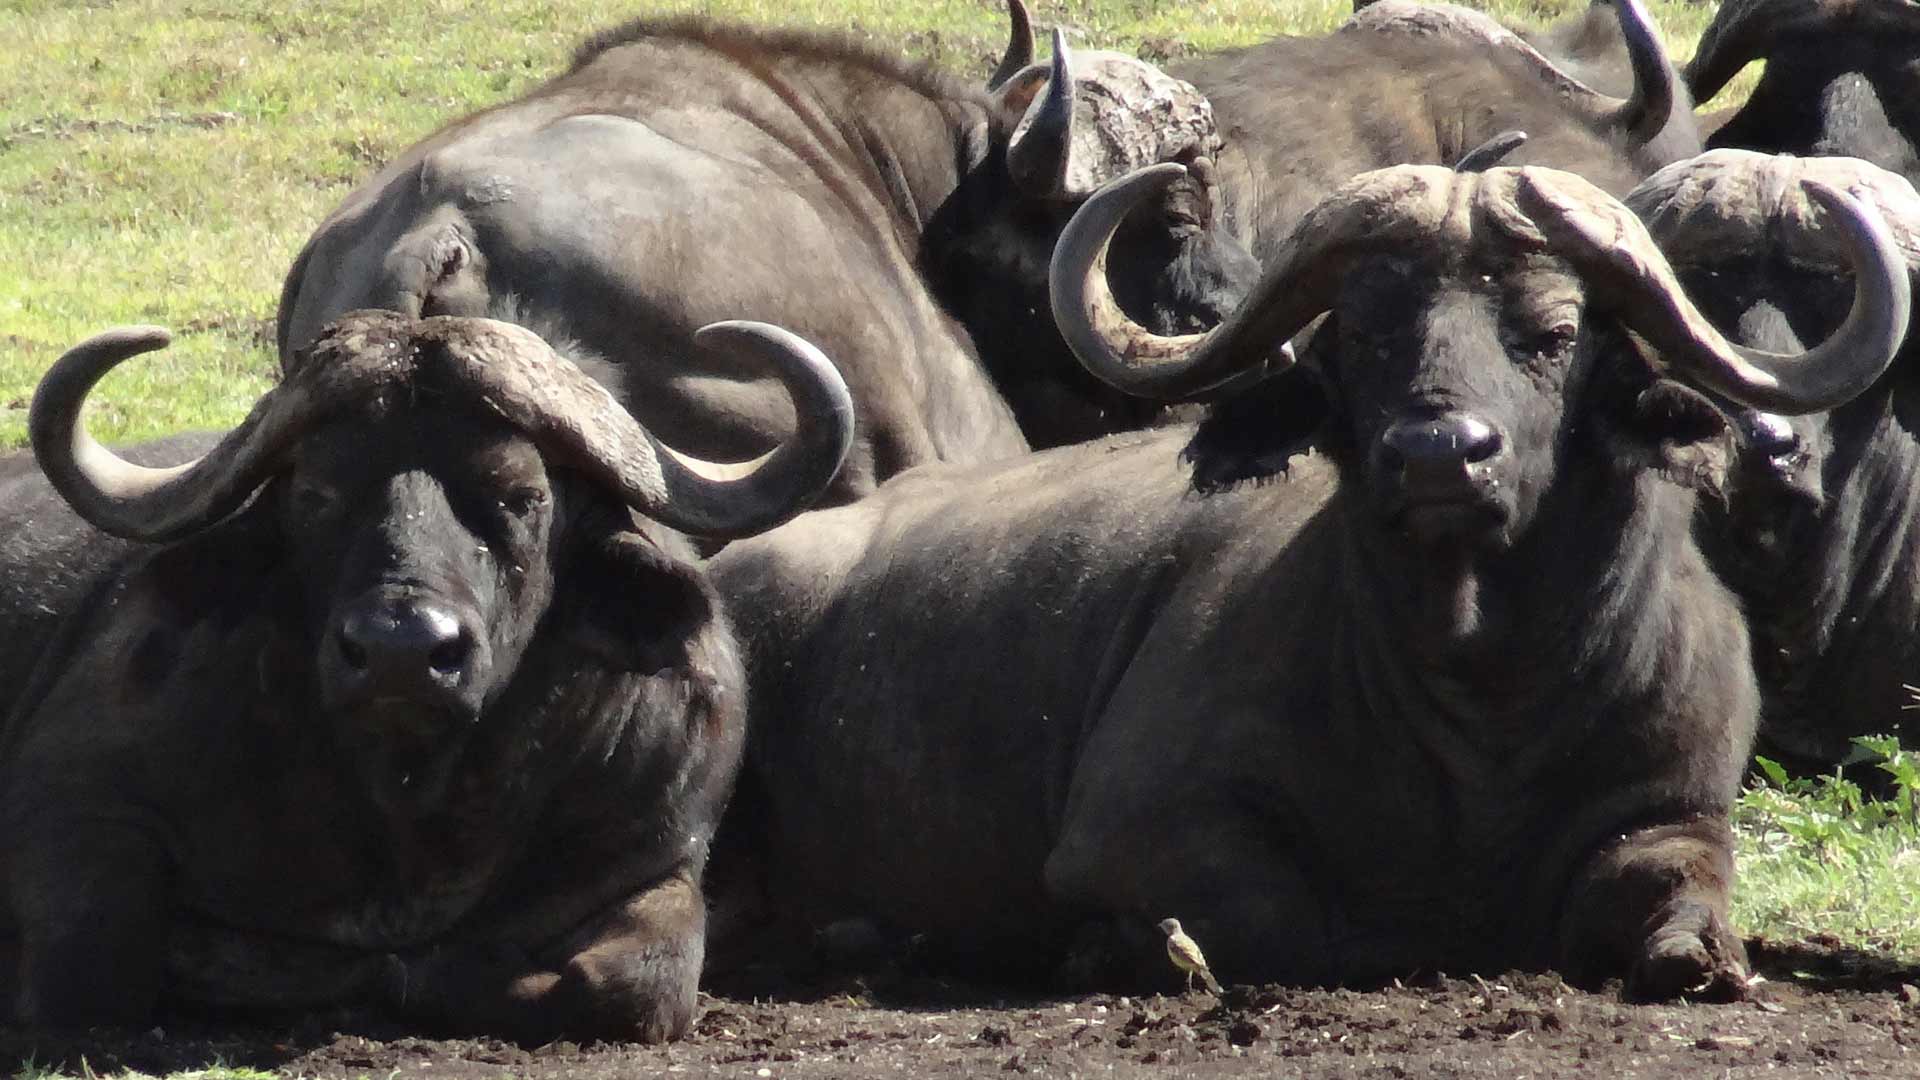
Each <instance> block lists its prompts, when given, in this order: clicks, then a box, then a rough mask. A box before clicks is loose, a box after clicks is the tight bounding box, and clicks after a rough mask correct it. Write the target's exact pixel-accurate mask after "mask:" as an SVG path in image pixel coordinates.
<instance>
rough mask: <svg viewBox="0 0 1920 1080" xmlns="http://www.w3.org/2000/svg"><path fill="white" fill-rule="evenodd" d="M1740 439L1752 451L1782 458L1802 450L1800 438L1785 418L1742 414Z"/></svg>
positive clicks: (1748, 412) (1760, 413) (1772, 415)
mask: <svg viewBox="0 0 1920 1080" xmlns="http://www.w3.org/2000/svg"><path fill="white" fill-rule="evenodd" d="M1740 438H1741V441H1743V442H1745V443H1746V444H1747V448H1748V449H1750V450H1757V451H1759V452H1760V453H1762V454H1765V455H1767V456H1768V457H1780V456H1782V455H1784V454H1790V453H1792V452H1793V451H1795V450H1797V449H1799V448H1800V436H1799V435H1797V434H1795V432H1794V430H1793V424H1792V423H1791V422H1790V421H1788V419H1787V418H1786V417H1784V416H1779V415H1776V414H1774V413H1766V412H1752V411H1747V412H1743V413H1741V414H1740Z"/></svg>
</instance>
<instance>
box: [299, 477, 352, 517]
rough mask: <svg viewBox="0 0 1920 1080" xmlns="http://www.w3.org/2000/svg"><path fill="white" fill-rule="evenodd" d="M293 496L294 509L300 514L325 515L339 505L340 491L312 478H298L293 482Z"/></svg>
mask: <svg viewBox="0 0 1920 1080" xmlns="http://www.w3.org/2000/svg"><path fill="white" fill-rule="evenodd" d="M292 498H293V510H294V512H295V513H297V514H299V515H300V516H302V517H324V516H326V515H327V514H328V513H331V512H332V511H333V509H334V507H335V506H336V505H338V503H339V501H340V493H339V492H337V491H335V490H334V489H333V488H331V487H329V486H327V485H325V484H318V483H314V482H313V481H310V480H296V481H294V483H293V495H292Z"/></svg>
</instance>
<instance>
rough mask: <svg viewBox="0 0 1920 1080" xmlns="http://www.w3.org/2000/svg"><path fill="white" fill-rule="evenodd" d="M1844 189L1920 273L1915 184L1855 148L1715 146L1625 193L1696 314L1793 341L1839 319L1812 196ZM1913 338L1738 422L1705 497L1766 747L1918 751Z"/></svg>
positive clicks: (1918, 539) (1830, 257)
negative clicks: (1894, 739)
mask: <svg viewBox="0 0 1920 1080" xmlns="http://www.w3.org/2000/svg"><path fill="white" fill-rule="evenodd" d="M1809 179H1811V180H1818V181H1822V182H1824V183H1827V184H1831V185H1833V186H1834V187H1839V188H1845V189H1846V190H1848V191H1851V192H1852V193H1853V194H1854V196H1855V197H1856V198H1858V199H1860V200H1861V201H1863V202H1865V203H1867V204H1868V205H1870V206H1872V207H1874V208H1875V209H1876V210H1877V211H1878V213H1879V214H1880V216H1881V217H1882V218H1883V219H1885V221H1886V223H1887V226H1888V228H1889V229H1890V230H1891V231H1892V234H1893V237H1894V240H1895V242H1896V243H1897V244H1898V245H1899V248H1900V251H1901V252H1902V253H1903V256H1904V258H1905V260H1906V262H1907V265H1908V266H1909V268H1910V272H1911V273H1914V274H1920V195H1916V194H1915V192H1914V189H1913V186H1912V185H1911V184H1909V183H1908V182H1907V181H1906V180H1904V179H1902V178H1901V177H1899V176H1897V175H1894V174H1893V173H1890V172H1886V171H1884V170H1882V169H1879V168H1876V167H1875V166H1873V165H1870V164H1867V163H1866V162H1863V161H1859V160H1856V159H1852V158H1793V157H1784V156H1771V155H1762V154H1755V153H1749V152H1747V151H1743V150H1714V151H1710V152H1708V153H1706V154H1704V155H1702V156H1700V157H1699V158H1697V159H1695V160H1693V161H1689V162H1683V163H1681V164H1678V165H1674V166H1671V167H1669V168H1666V169H1663V170H1661V171H1660V172H1658V173H1655V174H1654V175H1653V176H1652V177H1650V178H1648V180H1647V182H1646V183H1645V184H1643V185H1642V186H1641V187H1640V189H1639V190H1638V191H1635V192H1634V193H1633V194H1632V195H1631V196H1629V197H1628V199H1627V204H1628V205H1629V206H1631V207H1633V208H1634V209H1635V210H1636V211H1637V212H1638V213H1639V214H1640V216H1641V218H1642V219H1643V220H1645V221H1646V223H1647V227H1648V229H1649V231H1651V232H1652V233H1653V236H1654V238H1655V239H1656V240H1657V241H1659V243H1660V245H1661V247H1662V249H1664V250H1665V251H1666V253H1667V257H1668V259H1670V260H1671V261H1672V263H1673V265H1674V269H1675V271H1676V272H1677V273H1678V274H1679V275H1680V278H1681V280H1682V281H1683V282H1685V283H1686V285H1687V287H1688V291H1689V292H1690V293H1691V294H1692V295H1693V296H1694V298H1695V300H1696V301H1697V302H1698V303H1699V304H1700V307H1701V310H1702V311H1704V312H1706V314H1707V315H1708V316H1709V317H1710V318H1712V319H1713V320H1714V323H1715V325H1717V326H1719V327H1721V328H1723V329H1724V330H1726V332H1727V333H1728V334H1729V335H1731V336H1734V337H1736V338H1738V339H1739V340H1741V341H1743V342H1746V343H1748V344H1752V345H1757V346H1760V347H1763V348H1770V349H1782V350H1792V349H1796V348H1798V347H1799V342H1801V341H1803V340H1812V339H1816V338H1818V337H1820V336H1821V335H1824V334H1825V333H1827V331H1828V330H1829V329H1831V328H1832V327H1833V326H1834V325H1836V324H1838V323H1839V322H1840V320H1841V319H1842V318H1843V317H1844V316H1845V314H1846V311H1847V303H1848V295H1849V294H1850V293H1851V291H1852V282H1851V280H1850V276H1849V268H1848V266H1847V256H1846V252H1845V250H1844V247H1843V245H1842V244H1841V243H1840V242H1839V241H1838V240H1837V239H1836V237H1835V236H1834V230H1833V229H1831V228H1828V227H1826V222H1824V221H1823V218H1824V217H1825V214H1824V213H1823V212H1822V210H1821V209H1820V208H1819V207H1818V206H1817V205H1816V204H1814V203H1811V202H1809V201H1808V200H1807V198H1806V197H1805V195H1804V194H1803V193H1802V187H1801V185H1802V183H1803V182H1804V181H1806V180H1809ZM1917 371H1920V341H1910V342H1909V343H1908V344H1907V346H1906V347H1905V349H1904V350H1903V351H1902V354H1901V356H1900V358H1899V359H1898V361H1897V362H1896V363H1895V365H1894V366H1893V368H1891V369H1890V370H1889V371H1888V372H1887V373H1886V374H1885V375H1884V376H1882V377H1881V379H1880V380H1879V381H1878V382H1876V383H1874V385H1873V386H1872V387H1871V388H1869V389H1868V390H1867V391H1866V392H1864V393H1862V394H1861V395H1859V396H1858V397H1856V398H1854V399H1853V400H1852V401H1850V402H1848V403H1846V404H1844V405H1841V406H1839V407H1838V408H1835V409H1833V410H1832V411H1831V412H1823V413H1816V414H1813V415H1809V416H1797V417H1785V416H1777V415H1773V414H1770V413H1766V412H1761V411H1757V410H1746V411H1743V412H1741V413H1740V414H1739V415H1738V418H1737V423H1736V425H1735V427H1736V430H1737V431H1738V432H1739V434H1740V436H1741V443H1740V456H1739V459H1738V467H1737V468H1735V469H1734V470H1733V473H1732V476H1731V477H1730V479H1729V484H1728V491H1727V493H1726V496H1725V498H1724V499H1716V500H1709V501H1707V502H1706V503H1705V506H1704V509H1705V514H1704V517H1703V529H1702V540H1703V543H1704V544H1705V546H1706V549H1707V554H1708V558H1709V559H1710V561H1711V562H1712V563H1713V565H1714V568H1715V569H1716V570H1718V571H1719V572H1720V574H1721V576H1722V577H1723V578H1725V579H1726V581H1727V582H1728V584H1730V585H1731V586H1732V587H1733V588H1734V590H1735V591H1736V592H1738V593H1739V594H1740V596H1741V599H1742V600H1743V601H1744V602H1745V604H1746V610H1747V619H1748V623H1749V627H1750V632H1751V633H1752V635H1753V644H1754V667H1755V670H1756V671H1757V672H1758V673H1759V676H1760V688H1761V691H1762V694H1763V709H1762V714H1761V727H1760V743H1759V749H1760V752H1761V753H1763V754H1765V755H1767V756H1768V757H1771V758H1774V759H1776V760H1779V761H1781V762H1783V763H1785V764H1786V765H1788V766H1789V767H1790V768H1793V769H1796V770H1800V771H1827V770H1831V769H1832V768H1833V766H1834V765H1836V764H1838V763H1840V762H1841V761H1843V760H1845V759H1846V758H1847V756H1848V754H1849V752H1850V751H1851V750H1852V749H1853V747H1852V746H1851V744H1850V743H1849V737H1850V736H1853V735H1862V734H1868V733H1872V732H1891V733H1895V734H1900V735H1902V736H1903V738H1904V741H1905V742H1907V744H1908V745H1920V724H1916V723H1915V719H1914V714H1913V712H1912V711H1911V710H1910V705H1911V703H1912V702H1911V695H1910V694H1909V693H1908V691H1907V690H1906V689H1905V685H1906V684H1909V683H1914V682H1920V633H1916V631H1915V628H1916V627H1920V530H1916V529H1915V528H1914V525H1913V523H1914V522H1915V521H1916V520H1920V436H1917V435H1916V430H1915V424H1916V417H1920V413H1916V409H1920V387H1917V386H1916V384H1915V381H1914V380H1915V374H1916V372H1917Z"/></svg>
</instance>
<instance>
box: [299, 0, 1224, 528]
mask: <svg viewBox="0 0 1920 1080" xmlns="http://www.w3.org/2000/svg"><path fill="white" fill-rule="evenodd" d="M1009 10H1010V11H1012V13H1013V15H1014V20H1013V21H1014V28H1015V32H1014V34H1013V41H1012V44H1010V45H1009V47H1008V51H1007V56H1006V59H1005V60H1004V61H1003V62H1002V64H1001V68H1000V71H999V72H998V73H997V74H996V75H995V76H994V80H993V82H992V84H991V85H990V86H989V87H988V88H986V89H984V90H982V89H980V88H977V87H974V86H970V85H964V84H962V83H961V82H959V81H957V80H955V79H953V78H951V77H949V76H947V75H945V74H943V73H941V72H939V71H937V70H935V69H933V68H931V67H926V66H915V65H908V64H905V63H903V62H901V61H900V60H898V59H895V58H893V57H890V56H886V55H883V54H881V53H879V52H876V51H873V50H872V49H869V48H867V47H866V46H864V45H861V44H859V43H857V42H855V41H853V40H852V39H850V38H848V37H846V36H843V35H836V34H826V33H814V32H806V31H795V30H765V29H756V28H751V27H746V26H738V25H730V24H725V23H718V22H713V21H709V20H705V19H697V18H665V19H660V18H644V19H637V20H635V21H633V22H629V23H627V24H625V25H623V26H620V27H617V28H615V29H612V30H608V31H606V32H603V33H600V34H597V35H595V36H594V37H592V38H591V39H589V40H588V41H587V42H586V43H585V44H584V45H582V46H581V48H580V49H579V51H578V53H577V54H576V56H575V58H574V61H573V65H572V67H571V68H570V69H569V70H568V71H567V72H566V73H565V74H563V75H561V76H559V77H557V78H555V79H553V80H552V81H550V82H548V83H546V84H545V85H542V86H540V87H538V88H536V89H534V90H533V91H531V92H529V93H528V94H526V95H525V96H524V97H521V98H519V99H518V100H515V101H511V102H508V103H505V104H503V105H499V106H496V107H494V108H491V109H487V110H484V111H482V112H479V113H476V114H474V115H472V116H469V117H466V118H464V119H461V120H458V121H455V122H454V123H452V124H450V125H448V126H447V127H445V128H443V129H442V130H440V131H439V132H437V133H435V134H433V135H431V136H429V137H428V138H426V139H424V140H422V141H421V142H420V143H418V144H416V145H415V146H413V147H412V148H411V149H409V150H407V151H405V152H404V153H402V154H401V155H400V156H399V157H398V158H397V159H395V160H394V161H393V162H392V163H391V164H389V165H388V166H387V167H386V168H384V169H382V170H381V171H380V172H379V174H378V175H376V176H375V177H374V178H373V179H372V180H370V181H368V182H367V183H366V184H365V185H363V186H362V187H361V188H360V189H359V190H358V191H356V192H354V193H353V194H352V195H350V196H349V197H348V198H347V200H346V202H345V203H343V204H342V205H341V206H340V208H339V209H337V210H335V211H334V212H333V214H332V215H331V216H330V217H329V218H328V219H327V220H326V221H325V222H324V223H322V224H321V226H320V228H319V229H318V231H317V232H316V233H315V234H314V236H313V238H312V239H311V240H309V241H308V244H307V246H306V249H305V250H304V251H303V252H302V253H301V254H300V256H299V259H298V261H297V262H296V263H295V264H294V266H293V268H292V271H291V272H290V274H289V275H288V277H287V281H286V285H285V289H284V291H283V293H282V296H281V303H280V315H279V341H280V347H281V350H282V354H283V355H285V354H286V352H287V351H289V350H291V349H294V348H297V347H299V346H300V345H301V344H303V343H304V342H305V341H306V340H307V339H308V338H309V337H311V336H312V334H313V332H314V330H315V328H317V327H318V326H319V325H321V324H322V323H324V322H326V321H327V320H328V319H331V318H334V317H335V316H337V315H338V314H340V313H341V312H343V311H346V310H349V309H352V308H357V307H383V308H391V309H394V310H398V311H402V312H405V313H408V314H423V313H424V314H440V313H445V314H466V315H488V314H491V315H495V316H499V317H505V318H510V319H514V320H516V321H523V322H526V323H527V324H528V325H531V326H535V327H537V328H542V329H545V330H549V331H550V332H554V333H558V334H561V335H563V336H566V337H569V338H571V339H572V340H574V341H576V342H578V343H579V344H580V345H581V346H583V347H584V349H585V350H586V351H588V352H591V353H595V354H598V355H599V356H600V357H601V358H602V360H603V363H601V364H599V365H596V366H594V367H593V369H592V370H593V371H594V372H595V373H596V374H598V375H599V376H600V377H601V378H602V379H603V381H605V382H607V383H608V384H609V385H610V386H613V387H615V388H616V389H617V390H619V391H620V392H622V393H623V394H624V395H625V396H626V397H627V399H628V403H629V405H630V406H631V407H632V408H633V409H634V410H635V412H636V414H637V415H638V416H639V417H640V418H641V420H642V421H643V422H644V423H646V424H647V425H648V426H650V427H652V428H655V429H657V430H658V431H660V432H661V434H662V436H663V437H668V438H671V439H673V440H674V441H675V442H676V444H677V445H684V446H686V447H688V448H690V449H692V450H695V451H697V452H699V453H702V454H704V455H706V456H709V457H714V458H718V459H723V460H743V459H746V458H750V457H752V456H754V455H756V454H759V453H761V452H762V451H764V450H765V449H766V448H767V447H768V446H770V445H772V444H773V443H774V442H775V441H777V440H778V439H779V438H781V437H783V435H784V433H785V432H786V431H788V430H790V428H791V426H792V422H793V421H792V416H791V413H790V411H789V410H788V408H787V406H786V404H785V399H784V397H783V396H782V395H781V393H780V392H779V389H778V387H777V386H775V385H772V384H771V383H769V382H768V381H767V380H766V378H765V375H764V370H763V369H761V368H758V367H755V366H752V365H750V364H741V363H726V362H722V361H721V360H720V359H717V358H714V357H708V356H696V355H694V354H693V352H692V350H691V349H690V348H689V346H688V334H689V333H690V332H691V330H692V328H693V327H696V326H699V325H701V324H703V323H705V322H707V321H709V320H712V319H715V318H721V317H729V318H731V317H742V316H744V317H752V318H759V319H765V320H767V321H770V322H774V323H778V324H780V325H782V326H788V327H791V328H792V329H793V330H794V331H795V332H796V333H799V334H802V335H803V336H805V337H807V338H808V339H809V340H811V341H815V342H817V343H819V344H820V346H821V347H822V348H823V349H824V350H826V351H827V352H828V353H829V354H830V355H832V356H833V357H834V359H835V361H836V362H837V363H838V364H839V365H840V366H841V368H842V370H843V371H844V372H845V373H846V377H847V381H848V383H849V385H850V387H851V389H852V391H853V395H854V400H855V403H856V407H857V415H858V425H859V428H858V431H859V434H858V436H857V440H856V445H855V449H854V452H853V455H852V457H851V459H850V460H849V462H848V465H847V468H846V469H845V470H843V472H842V474H841V478H840V480H839V481H838V482H837V483H836V486H835V489H834V491H833V492H832V493H831V494H830V496H829V499H830V500H844V499H846V498H850V497H855V496H858V495H859V494H860V493H862V492H864V491H866V490H869V489H870V488H871V487H872V486H873V485H874V484H875V483H876V482H878V481H879V480H882V479H884V478H886V477H888V476H890V475H892V474H893V473H895V472H897V471H899V470H901V469H903V468H906V467H908V466H911V465H915V464H918V463H921V462H925V461H935V460H941V461H982V460H990V459H993V458H1000V457H1007V456H1011V455H1014V454H1018V453H1022V452H1024V451H1025V450H1026V449H1027V447H1028V444H1029V441H1031V442H1032V443H1034V444H1038V445H1051V444H1054V443H1059V442H1068V441H1077V440H1079V439H1082V438H1089V437H1092V436H1094V435H1098V434H1104V433H1106V432H1108V431H1113V430H1120V429H1124V428H1128V427H1134V426H1140V425H1142V424H1145V423H1147V422H1149V420H1151V419H1152V418H1154V417H1155V416H1157V415H1158V410H1155V409H1153V408H1152V407H1151V406H1148V405H1145V404H1144V403H1141V402H1138V401H1132V400H1129V399H1127V398H1126V397H1125V396H1124V395H1121V394H1118V393H1115V392H1114V391H1112V390H1111V389H1110V388H1107V387H1105V386H1104V385H1102V384H1100V383H1099V382H1097V381H1096V380H1094V379H1092V378H1090V377H1088V376H1087V374H1086V373H1085V371H1083V370H1082V369H1081V368H1080V367H1079V365H1078V364H1076V363H1075V362H1074V360H1073V357H1072V355H1071V354H1070V353H1069V352H1068V351H1067V350H1066V347H1065V346H1064V345H1063V344H1061V342H1060V339H1059V334H1058V333H1057V331H1056V330H1055V329H1054V327H1053V323H1052V318H1051V316H1050V315H1049V314H1048V310H1047V300H1046V266H1047V257H1048V255H1049V254H1050V253H1051V251H1052V244H1053V238H1054V236H1055V235H1056V234H1057V233H1058V231H1059V230H1060V229H1061V228H1062V227H1063V226H1064V225H1065V224H1066V221H1067V218H1068V217H1069V216H1070V215H1071V213H1072V210H1073V208H1074V206H1075V205H1077V204H1078V202H1079V201H1080V200H1081V199H1084V198H1085V197H1086V196H1087V195H1088V194H1090V193H1091V192H1092V191H1093V190H1094V189H1095V188H1097V187H1098V186H1099V185H1100V184H1101V183H1103V182H1105V181H1107V180H1109V179H1112V178H1113V177H1115V176H1119V175H1123V174H1124V173H1126V172H1127V171H1129V170H1131V169H1133V168H1136V167H1139V166H1141V165H1147V164H1152V163H1154V162H1157V161H1180V162H1187V163H1193V164H1195V165H1196V166H1198V167H1197V168H1196V170H1195V172H1194V175H1195V176H1196V177H1200V176H1205V175H1207V173H1206V170H1205V167H1204V166H1205V162H1206V161H1207V160H1208V159H1210V158H1211V157H1212V156H1213V155H1214V154H1215V153H1216V152H1217V150H1218V146H1219V138H1218V135H1217V134H1216V132H1215V131H1214V127H1213V119H1212V115H1211V113H1210V111H1209V110H1208V107H1207V103H1206V101H1205V100H1204V99H1203V98H1201V97H1200V96H1199V95H1198V94H1197V93H1195V92H1194V90H1193V88H1192V87H1190V86H1187V85H1185V84H1184V83H1180V82H1178V81H1176V80H1173V79H1170V78H1168V77H1167V76H1166V75H1165V74H1163V73H1161V72H1160V71H1158V70H1156V69H1154V68H1153V67H1151V66H1150V65H1148V64H1146V63H1144V62H1142V61H1139V60H1136V59H1133V58H1131V57H1125V56H1120V55H1118V54H1114V53H1080V54H1073V55H1070V54H1069V52H1068V50H1067V49H1066V48H1065V46H1064V43H1061V42H1058V40H1056V48H1055V53H1054V57H1053V63H1052V65H1050V66H1049V65H1034V64H1030V63H1028V61H1029V60H1030V58H1031V52H1032V35H1031V30H1030V28H1029V26H1028V23H1027V17H1026V10H1025V8H1024V6H1022V4H1021V3H1020V0H1009ZM1056 38H1057V35H1056ZM1212 198H1213V196H1212V191H1211V189H1210V188H1209V187H1208V186H1207V185H1205V184H1203V183H1199V182H1195V183H1189V184H1187V185H1184V186H1183V187H1182V188H1181V189H1180V190H1176V191H1170V192H1169V193H1168V195H1167V197H1166V199H1165V200H1163V202H1162V203H1161V204H1160V205H1159V206H1158V207H1156V208H1153V209H1151V210H1148V211H1145V212H1143V213H1141V214H1140V215H1139V216H1138V217H1137V218H1136V220H1135V222H1134V223H1132V225H1131V226H1130V230H1131V231H1130V233H1129V237H1128V242H1129V244H1130V250H1129V257H1130V258H1131V259H1133V261H1134V265H1136V266H1139V267H1141V268H1142V269H1141V270H1140V272H1138V273H1137V274H1135V275H1134V276H1133V277H1132V279H1130V280H1129V281H1128V283H1127V287H1128V289H1129V290H1130V291H1129V294H1128V297H1127V299H1128V302H1129V303H1130V304H1132V305H1133V306H1134V309H1135V310H1136V311H1138V312H1140V313H1141V315H1142V317H1143V318H1147V319H1148V320H1149V321H1150V322H1151V323H1153V324H1155V325H1159V326H1163V327H1165V328H1167V329H1169V330H1171V329H1173V328H1177V327H1187V326H1194V325H1205V324H1207V323H1208V322H1210V321H1213V320H1216V319H1218V317H1219V316H1220V314H1221V312H1223V311H1224V310H1227V309H1229V308H1231V306H1232V305H1233V303H1235V302H1237V301H1238V299H1239V296H1240V295H1242V294H1243V293H1244V290H1245V288H1246V287H1248V286H1250V285H1251V284H1252V282H1253V281H1254V280H1255V279H1256V278H1257V277H1258V268H1257V266H1255V264H1254V263H1253V262H1252V259H1251V257H1250V256H1249V255H1248V254H1247V253H1246V252H1245V251H1244V249H1241V248H1239V247H1238V246H1237V245H1235V244H1233V243H1231V242H1230V241H1228V239H1227V238H1226V236H1225V234H1224V233H1223V232H1221V231H1220V230H1217V229H1215V228H1214V227H1213V226H1214V221H1215V214H1214V211H1213V209H1212ZM1023 432H1024V434H1023Z"/></svg>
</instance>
